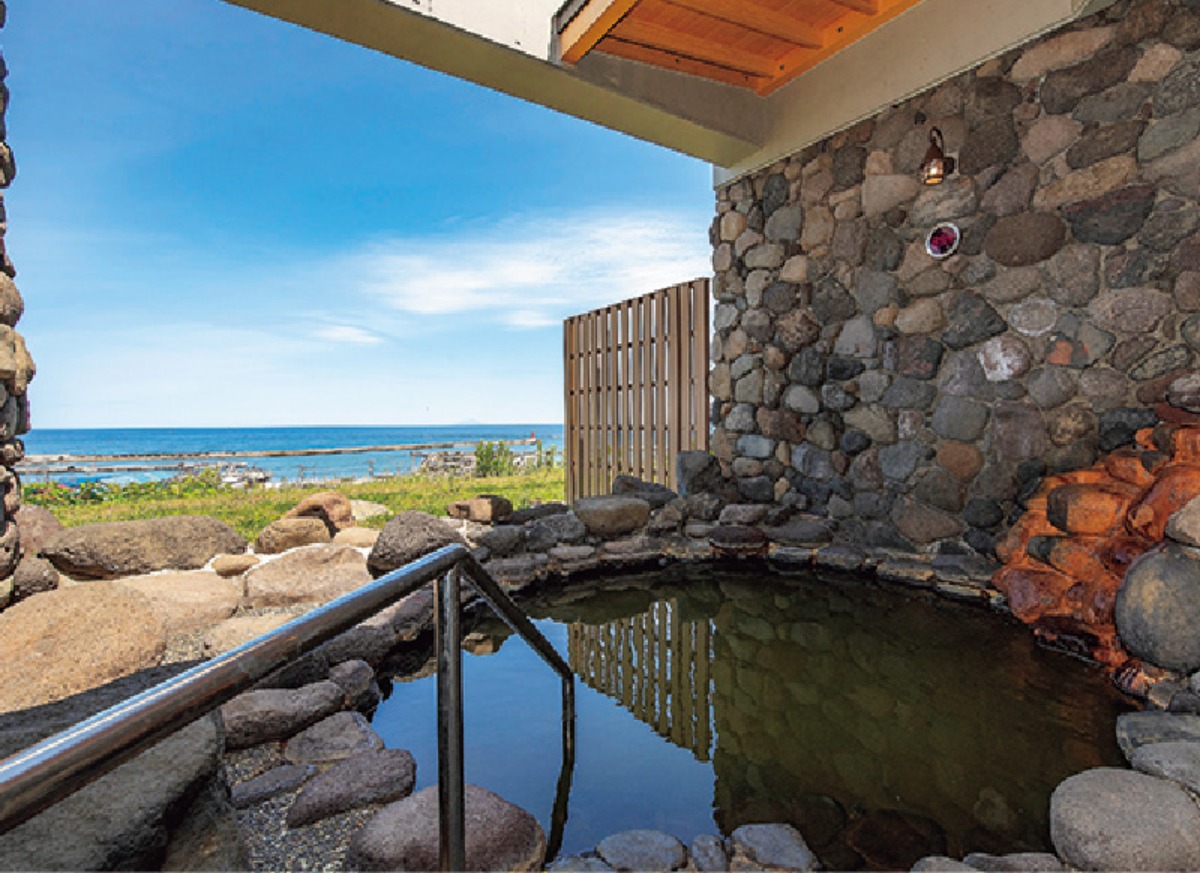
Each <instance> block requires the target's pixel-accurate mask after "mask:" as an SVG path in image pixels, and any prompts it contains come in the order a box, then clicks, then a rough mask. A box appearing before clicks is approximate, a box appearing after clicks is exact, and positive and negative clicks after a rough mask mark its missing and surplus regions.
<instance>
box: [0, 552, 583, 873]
mask: <svg viewBox="0 0 1200 873" xmlns="http://www.w3.org/2000/svg"><path fill="white" fill-rule="evenodd" d="M460 569H461V570H463V571H465V575H466V576H467V579H468V581H469V582H470V584H471V586H472V587H473V588H475V589H476V590H477V591H478V592H479V594H480V596H481V597H483V598H484V600H486V601H487V602H488V604H489V605H491V607H492V608H493V609H495V610H496V612H497V613H498V614H499V615H500V617H501V618H503V619H504V621H505V622H506V623H508V624H509V626H510V627H512V629H513V630H514V631H515V632H516V633H518V634H520V636H521V637H522V638H523V639H524V640H525V641H526V642H527V643H528V644H529V645H530V646H531V647H532V648H533V649H534V651H536V652H537V653H538V655H540V656H541V657H542V659H543V660H545V661H546V663H548V664H549V665H550V666H551V668H553V669H554V671H555V672H557V673H558V674H559V675H560V676H561V677H562V679H563V769H564V772H563V774H562V776H561V777H560V780H559V786H560V792H559V795H560V797H559V798H557V799H556V803H555V827H561V820H560V815H559V806H560V802H562V803H563V804H565V798H562V797H561V794H562V791H561V787H562V785H563V783H564V780H565V783H566V785H567V786H568V788H569V785H570V775H569V773H567V772H566V771H567V770H568V769H569V768H571V767H573V764H574V757H575V754H574V725H575V684H574V675H573V674H572V672H571V668H570V667H569V666H568V665H567V663H566V662H565V661H563V659H562V657H561V656H559V654H558V653H557V652H556V651H555V650H554V648H553V647H552V646H551V645H550V643H549V642H548V641H547V640H546V638H545V637H544V636H542V634H541V633H540V632H539V631H538V630H537V628H535V627H534V626H533V623H532V622H531V621H530V620H529V618H528V616H526V615H525V614H524V613H523V612H522V611H521V609H520V608H519V607H518V606H517V605H516V604H515V603H513V601H512V599H511V598H510V597H509V596H508V595H507V594H505V593H504V591H503V590H502V589H501V588H500V586H499V585H497V584H496V582H495V580H494V579H492V577H491V576H490V575H489V574H488V572H487V571H486V570H485V569H484V568H483V567H482V566H480V564H479V562H478V561H476V560H475V558H474V557H473V556H472V555H471V553H470V551H469V550H468V549H467V548H466V546H463V545H461V544H458V543H455V544H452V545H449V546H445V547H443V548H440V549H438V550H437V551H435V552H431V553H429V554H428V555H425V556H424V557H422V558H418V559H417V560H415V561H412V562H410V563H409V564H406V565H405V566H403V567H400V568H399V569H397V570H393V571H392V572H390V573H388V574H387V575H385V576H382V577H380V578H379V579H376V580H375V581H374V582H371V583H369V584H367V585H364V586H363V587H362V588H359V589H358V590H356V591H352V592H351V593H349V594H346V595H344V596H342V597H339V598H338V599H336V600H333V601H331V602H329V603H327V604H325V605H324V606H321V607H319V608H317V609H314V610H312V611H311V612H309V613H307V614H305V615H303V616H301V617H299V618H297V619H295V620H293V621H290V622H288V623H287V624H285V625H282V626H280V627H278V628H276V629H275V630H273V631H270V632H269V633H266V634H263V635H262V636H260V637H257V638H255V639H253V640H251V641H250V642H248V643H245V644H244V645H241V646H239V647H237V648H236V649H233V650H231V651H229V652H227V653H225V654H224V655H221V656H219V657H217V658H214V659H212V660H211V661H207V662H205V663H203V664H200V665H198V666H196V667H193V668H191V669H190V670H186V671H185V672H183V673H180V674H179V675H178V676H176V677H174V678H173V679H169V680H167V681H166V682H163V683H161V684H159V685H156V686H155V687H153V688H150V689H148V690H146V691H143V692H142V693H140V694H138V695H135V696H134V697H131V698H129V699H128V700H126V701H124V702H122V703H119V704H117V705H116V706H113V707H110V708H109V709H106V710H104V711H103V712H100V713H98V714H96V715H94V716H92V717H91V718H88V719H86V720H84V721H82V722H80V723H79V724H77V725H75V726H74V727H73V728H69V729H68V730H65V731H63V732H61V733H59V734H56V735H54V736H52V737H49V738H47V739H45V740H42V741H41V742H39V743H36V744H34V745H33V746H30V747H29V748H28V749H24V750H22V751H20V752H18V753H16V754H15V755H12V756H10V757H8V758H5V759H4V760H3V761H0V834H3V833H6V832H7V831H9V830H11V829H12V828H14V827H16V826H18V825H20V824H21V823H22V822H25V821H27V820H28V819H30V818H32V817H33V816H35V815H37V814H38V813H39V812H42V811H43V810H45V809H47V808H48V807H50V806H53V805H54V804H55V803H57V802H58V801H60V800H62V799H63V798H65V797H67V796H68V795H70V794H72V793H74V792H75V791H78V790H79V789H80V788H83V787H84V786H85V785H87V784H89V783H90V782H92V781H94V780H96V779H99V778H100V777H101V776H103V775H104V774H106V773H108V772H109V771H111V770H113V769H115V768H116V767H117V766H118V765H120V764H122V763H124V762H125V761H128V760H129V759H130V758H132V757H134V756H135V755H137V754H138V753H139V752H142V751H145V750H146V749H148V748H149V747H151V746H152V745H154V744H155V743H157V742H158V741H160V740H162V739H163V738H165V737H166V736H169V735H170V734H172V733H174V732H175V731H177V730H178V729H180V728H182V727H184V726H185V725H187V724H190V723H191V722H193V721H195V720H196V719H197V718H200V717H201V716H203V715H205V714H207V713H209V712H211V711H212V710H214V709H216V708H217V707H218V706H220V705H221V704H223V703H225V702H226V701H228V700H231V699H232V698H234V697H236V696H237V695H238V694H240V693H241V692H242V691H244V690H246V689H247V688H249V687H250V686H251V685H253V684H254V683H256V682H257V681H258V680H260V679H262V678H263V677H264V676H266V675H267V674H269V673H271V672H273V671H274V670H277V669H278V668H280V667H282V666H284V665H286V664H288V663H290V662H292V661H294V660H295V659H296V658H299V657H300V656H301V655H304V654H305V653H307V652H310V651H312V650H313V649H315V648H316V647H317V646H319V645H321V644H322V643H324V642H326V641H327V640H329V639H332V638H333V637H335V636H337V635H338V634H340V633H342V632H344V631H346V630H349V629H350V628H352V627H353V626H354V625H356V624H358V623H359V622H361V621H362V620H364V619H366V618H369V617H370V616H372V615H374V614H375V613H376V612H378V611H379V610H380V609H382V608H384V607H385V606H388V605H390V604H392V603H395V602H396V601H398V600H400V599H401V598H403V597H406V596H407V595H409V594H411V593H413V592H414V591H416V590H418V589H419V588H421V587H423V586H424V585H426V584H427V583H429V582H430V581H432V580H433V579H434V578H439V580H440V581H439V583H438V586H437V589H436V592H437V609H436V612H437V616H438V620H437V627H438V652H439V654H438V740H439V742H438V775H439V780H438V781H439V790H438V793H439V801H440V803H441V815H442V818H441V821H442V826H441V828H440V834H439V839H440V857H441V861H442V869H444V870H445V869H454V870H461V869H462V868H463V860H464V854H465V834H464V826H463V805H464V804H463V798H464V790H465V786H464V785H463V778H462V776H463V764H462V761H463V757H462V756H463V750H462V685H461V643H462V641H461V629H460V624H459V618H460V616H459V612H460V609H461V603H460V597H459V577H460V572H459V571H460ZM451 648H452V649H453V654H450V653H449V652H448V650H449V649H451ZM443 660H445V661H446V663H447V667H446V670H445V671H443V666H442V665H443ZM451 662H455V663H453V664H452V663H451ZM443 693H444V694H445V697H444V698H443ZM443 737H445V738H446V740H447V742H446V743H443ZM455 740H456V741H455ZM561 819H562V820H565V813H564V814H563V815H562V816H561ZM556 838H557V839H558V840H561V834H559V835H556ZM551 844H552V845H553V844H554V841H553V840H552V842H551Z"/></svg>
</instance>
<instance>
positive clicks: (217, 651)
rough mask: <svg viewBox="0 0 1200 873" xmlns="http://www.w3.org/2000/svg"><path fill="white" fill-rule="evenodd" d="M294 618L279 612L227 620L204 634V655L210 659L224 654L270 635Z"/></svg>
mask: <svg viewBox="0 0 1200 873" xmlns="http://www.w3.org/2000/svg"><path fill="white" fill-rule="evenodd" d="M292 618H293V616H291V615H288V614H287V613H277V612H270V613H266V614H264V615H238V616H234V617H233V618H227V619H225V621H223V622H220V623H219V624H216V625H213V626H212V627H210V628H209V629H208V630H206V631H205V632H204V636H203V639H202V642H203V645H204V653H205V655H207V656H208V657H212V656H214V655H221V654H224V653H225V652H228V651H229V650H231V649H236V648H237V647H238V646H240V645H242V644H244V643H248V642H250V641H251V640H252V639H255V638H256V637H261V636H262V635H263V634H266V633H270V632H271V631H273V630H275V628H277V627H279V626H280V625H283V624H287V623H288V622H289V621H291V620H292Z"/></svg>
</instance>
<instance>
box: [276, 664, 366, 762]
mask: <svg viewBox="0 0 1200 873" xmlns="http://www.w3.org/2000/svg"><path fill="white" fill-rule="evenodd" d="M330 684H331V685H334V687H335V688H337V689H338V696H339V699H340V698H341V697H342V690H341V688H340V687H338V686H337V685H336V684H335V683H330ZM382 748H383V740H382V739H380V738H379V734H377V733H375V731H374V730H373V729H372V728H371V725H370V724H369V723H368V722H367V720H366V719H365V718H364V717H363V715H362V713H358V712H337V713H334V714H333V715H331V716H329V717H328V718H325V719H323V720H321V721H319V722H317V723H316V724H314V725H313V726H312V727H309V728H306V729H305V730H303V731H301V732H300V733H298V734H296V736H294V737H292V738H291V739H290V740H288V743H287V746H286V748H285V749H284V756H285V757H286V758H287V759H288V760H289V761H291V762H292V763H293V764H332V763H334V762H336V761H342V760H345V759H346V758H349V757H351V756H353V755H357V754H360V753H361V752H369V751H372V750H374V749H382Z"/></svg>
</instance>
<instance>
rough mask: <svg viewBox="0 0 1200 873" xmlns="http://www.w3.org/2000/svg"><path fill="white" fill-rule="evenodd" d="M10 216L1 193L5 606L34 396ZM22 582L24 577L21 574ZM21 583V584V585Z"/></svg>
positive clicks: (0, 71) (1, 92)
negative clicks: (19, 328)
mask: <svg viewBox="0 0 1200 873" xmlns="http://www.w3.org/2000/svg"><path fill="white" fill-rule="evenodd" d="M6 17H7V9H6V6H5V3H4V2H3V0H0V28H3V27H4V25H5V19H6ZM7 76H8V67H7V66H6V65H5V63H4V56H3V54H0V189H5V188H8V186H9V185H10V184H12V180H13V176H14V175H16V172H17V168H16V164H15V163H14V161H13V154H12V149H10V148H9V147H8V127H7V125H6V123H5V115H6V113H7V111H8V87H7V86H6V85H5V84H4V80H5V79H6V78H7ZM7 229H8V217H7V215H6V214H5V210H4V199H3V194H0V499H2V500H3V512H0V608H3V607H4V606H5V605H6V604H7V603H8V601H9V600H10V599H11V598H12V596H13V591H14V578H15V575H16V574H15V571H16V570H17V565H18V561H19V560H20V557H21V543H20V534H19V533H18V530H17V520H16V516H17V511H18V510H19V509H20V507H21V483H20V481H19V480H18V479H17V474H16V472H15V471H14V470H13V467H14V465H15V464H16V463H17V462H18V461H20V460H21V458H23V457H24V455H25V446H24V444H23V443H22V442H21V440H20V439H18V437H19V436H20V435H21V434H24V433H26V432H28V430H29V400H28V397H27V396H26V393H25V392H26V389H27V388H28V387H29V380H30V379H32V378H33V374H34V366H33V359H32V358H30V357H29V352H28V350H27V349H26V348H25V340H24V338H23V337H22V336H21V335H20V334H19V333H17V332H16V331H15V330H14V329H13V328H15V327H16V325H17V321H18V320H19V319H20V318H21V315H22V313H23V312H24V311H25V303H24V301H23V300H22V299H21V294H20V292H19V291H18V290H17V286H16V284H15V283H14V282H13V278H14V277H15V276H16V274H17V271H16V269H15V268H14V267H13V265H12V261H11V260H9V257H8V251H7V249H6V247H5V245H4V235H5V232H6V230H7ZM16 581H17V582H18V583H19V582H20V580H19V579H16ZM18 587H19V585H18Z"/></svg>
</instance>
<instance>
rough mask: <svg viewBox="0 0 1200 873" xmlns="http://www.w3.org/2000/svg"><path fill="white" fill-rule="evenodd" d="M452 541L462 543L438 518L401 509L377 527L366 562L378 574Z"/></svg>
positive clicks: (455, 533)
mask: <svg viewBox="0 0 1200 873" xmlns="http://www.w3.org/2000/svg"><path fill="white" fill-rule="evenodd" d="M510 520H511V517H510ZM453 543H460V544H463V545H466V542H465V540H463V538H462V536H460V535H459V533H458V532H457V531H456V530H454V528H452V527H450V526H449V525H448V524H446V523H445V522H444V521H442V520H441V519H438V518H435V517H433V516H432V515H429V514H428V513H424V512H417V511H416V510H409V511H407V512H401V513H399V514H398V515H397V516H396V517H395V518H393V519H391V520H390V521H389V522H388V523H387V524H386V525H384V527H383V530H382V531H380V533H379V539H378V540H377V541H376V542H375V546H374V547H373V548H372V549H371V554H370V555H368V556H367V566H368V567H369V568H370V570H371V573H372V574H373V575H374V576H375V577H376V578H378V577H380V576H382V575H384V574H385V573H389V572H391V571H392V570H395V569H397V568H398V567H403V566H404V565H405V564H407V563H409V562H411V561H415V560H416V559H417V558H419V557H421V556H422V555H426V554H428V553H429V552H433V551H436V550H437V549H440V548H442V547H443V546H448V545H451V544H453Z"/></svg>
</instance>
